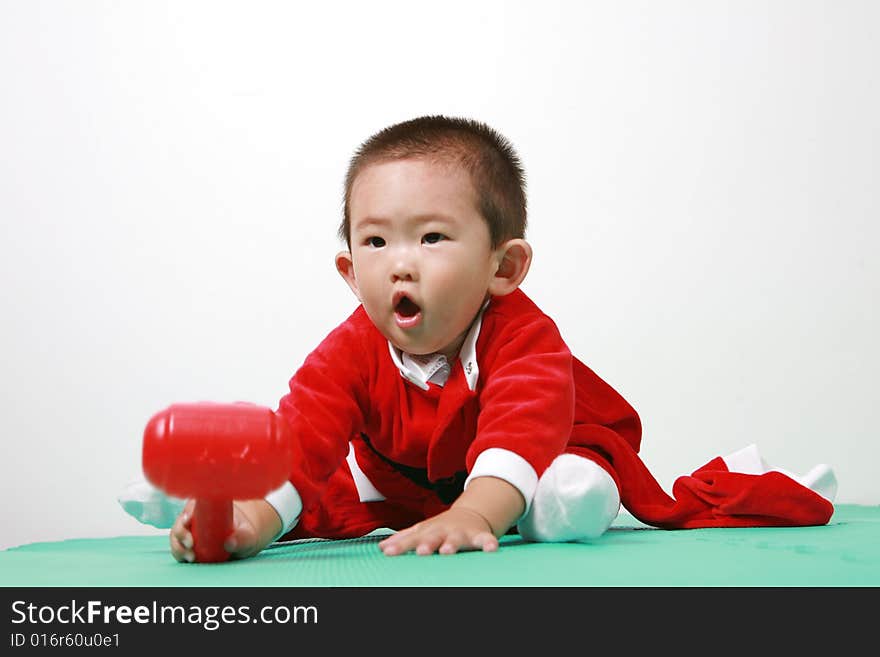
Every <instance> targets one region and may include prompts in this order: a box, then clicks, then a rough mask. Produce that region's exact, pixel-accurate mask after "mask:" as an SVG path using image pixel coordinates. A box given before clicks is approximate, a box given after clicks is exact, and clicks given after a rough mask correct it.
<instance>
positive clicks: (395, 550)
mask: <svg viewBox="0 0 880 657" xmlns="http://www.w3.org/2000/svg"><path fill="white" fill-rule="evenodd" d="M379 547H380V548H381V549H382V552H384V553H385V554H386V555H388V556H393V555H396V554H403V553H404V552H409V551H410V550H415V551H416V554H434V552H439V553H440V554H455V553H456V552H458V551H459V550H483V551H484V552H494V551H495V550H497V549H498V539H497V538H496V537H495V534H493V533H492V527H491V526H490V525H489V522H488V521H487V520H486V519H485V518H484V517H483V516H481V515H480V514H479V513H477V512H476V511H472V510H471V509H466V508H460V507H452V508H450V509H448V510H446V511H444V512H443V513H441V514H439V515H436V516H434V517H433V518H428V519H427V520H424V521H422V522H420V523H418V524H416V525H413V526H412V527H409V528H407V529H404V530H401V531H399V532H397V533H396V534H394V535H393V536H389V537H388V538H386V539H385V540H383V541H381V542H380V543H379Z"/></svg>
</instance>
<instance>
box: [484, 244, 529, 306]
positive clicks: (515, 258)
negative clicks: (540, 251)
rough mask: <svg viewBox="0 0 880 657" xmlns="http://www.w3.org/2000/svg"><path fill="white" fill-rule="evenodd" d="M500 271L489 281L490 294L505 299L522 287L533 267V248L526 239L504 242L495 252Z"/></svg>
mask: <svg viewBox="0 0 880 657" xmlns="http://www.w3.org/2000/svg"><path fill="white" fill-rule="evenodd" d="M495 253H496V256H497V258H498V269H497V271H496V272H495V275H494V276H493V277H492V280H491V281H489V294H491V295H492V296H495V297H503V296H504V295H505V294H510V293H511V292H513V291H514V290H515V289H516V288H518V287H519V286H520V283H522V282H523V279H524V278H525V277H526V274H528V273H529V267H531V265H532V247H531V245H530V244H529V243H528V242H526V241H525V240H524V239H520V238H516V239H512V240H508V241H506V242H504V244H502V245H501V246H499V247H498V248H497V249H496V250H495Z"/></svg>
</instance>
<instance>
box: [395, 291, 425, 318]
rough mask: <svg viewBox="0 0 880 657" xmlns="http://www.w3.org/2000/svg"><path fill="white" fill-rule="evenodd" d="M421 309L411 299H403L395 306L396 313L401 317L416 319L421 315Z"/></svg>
mask: <svg viewBox="0 0 880 657" xmlns="http://www.w3.org/2000/svg"><path fill="white" fill-rule="evenodd" d="M420 310H421V308H419V307H418V305H417V304H416V303H415V302H414V301H413V300H412V299H410V298H409V297H406V296H404V297H401V298H400V301H398V302H397V305H396V306H394V312H395V313H397V314H398V315H400V316H401V317H415V316H416V315H418V314H419V311H420Z"/></svg>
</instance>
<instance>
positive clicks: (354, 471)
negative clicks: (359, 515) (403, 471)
mask: <svg viewBox="0 0 880 657" xmlns="http://www.w3.org/2000/svg"><path fill="white" fill-rule="evenodd" d="M345 462H346V463H348V469H349V470H351V478H352V479H354V487H355V488H356V489H357V492H358V499H359V500H360V501H361V502H381V501H382V500H384V499H385V496H384V495H383V494H382V493H380V492H379V490H378V489H377V488H376V487H375V486H374V485H373V482H372V481H370V480H369V478H368V477H367V475H366V474H364V471H363V470H361V466H360V465H358V462H357V458H355V455H354V445H353V444H351V443H349V444H348V456H346V457H345Z"/></svg>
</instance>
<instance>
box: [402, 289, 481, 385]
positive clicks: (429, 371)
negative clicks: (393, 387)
mask: <svg viewBox="0 0 880 657" xmlns="http://www.w3.org/2000/svg"><path fill="white" fill-rule="evenodd" d="M488 305H489V302H488V301H486V303H484V304H483V307H482V308H480V312H479V314H478V315H477V318H476V319H475V320H474V323H473V324H471V328H470V330H469V331H468V333H467V335H466V336H465V338H464V342H462V344H461V349H459V351H458V359H459V361H461V367H462V369H463V370H464V376H465V380H466V381H467V385H468V388H469V389H470V390H475V389H476V387H477V380H478V379H479V378H480V367H479V365H478V364H477V338H479V337H480V328H481V327H482V325H483V311H484V310H486V306H488ZM388 351H389V352H390V353H391V360H393V361H394V364H395V365H397V369H398V370H400V375H401V376H402V377H403V378H405V379H406V380H407V381H410V382H412V383H414V384H415V385H417V386H418V387H419V388H421V389H422V390H427V389H428V387H429V386H428V383H434V384H435V385H438V386H443V385H444V384H445V383H446V381H447V379H448V378H449V374H450V372H451V370H452V368H451V366H450V365H449V363H448V361H447V360H446V356H444V355H443V354H427V355H424V356H413V355H410V354H408V353H405V352H403V351H401V350H400V349H398V348H397V347H395V346H394V345H393V344H391V342H389V343H388Z"/></svg>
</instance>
